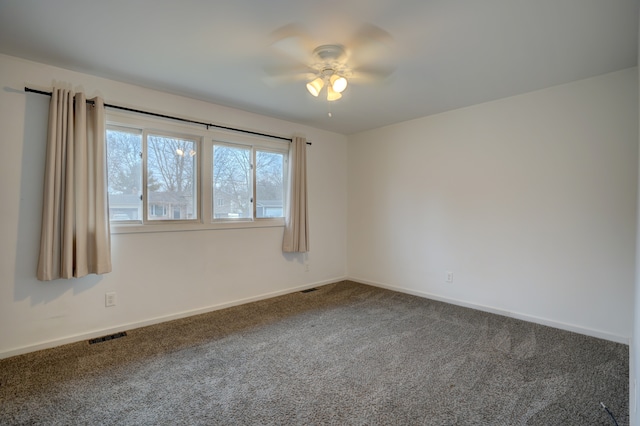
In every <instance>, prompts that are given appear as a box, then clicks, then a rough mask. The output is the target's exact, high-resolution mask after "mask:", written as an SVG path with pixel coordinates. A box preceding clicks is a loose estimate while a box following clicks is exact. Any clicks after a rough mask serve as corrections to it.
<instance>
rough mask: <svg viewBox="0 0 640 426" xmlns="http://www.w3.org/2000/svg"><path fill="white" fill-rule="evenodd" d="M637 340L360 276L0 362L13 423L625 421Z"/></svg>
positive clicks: (5, 419) (7, 416)
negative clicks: (384, 285) (456, 302)
mask: <svg viewBox="0 0 640 426" xmlns="http://www.w3.org/2000/svg"><path fill="white" fill-rule="evenodd" d="M628 374H629V367H628V347H627V346H626V345H621V344H616V343H612V342H608V341H604V340H599V339H595V338H591V337H586V336H583V335H579V334H575V333H569V332H565V331H560V330H557V329H553V328H549V327H544V326H540V325H536V324H531V323H527V322H523V321H519V320H514V319H510V318H505V317H500V316H497V315H492V314H488V313H484V312H480V311H475V310H472V309H466V308H461V307H457V306H452V305H448V304H445V303H441V302H435V301H431V300H427V299H422V298H419V297H415V296H410V295H406V294H401V293H397V292H393V291H388V290H383V289H379V288H375V287H370V286H366V285H361V284H357V283H352V282H342V283H337V284H331V285H327V286H323V287H320V288H319V289H318V290H317V291H315V292H310V293H294V294H290V295H286V296H282V297H277V298H274V299H269V300H265V301H260V302H256V303H251V304H247V305H243V306H238V307H234V308H229V309H224V310H220V311H216V312H212V313H208V314H204V315H198V316H194V317H190V318H187V319H183V320H177V321H171V322H167V323H164V324H159V325H154V326H150V327H145V328H140V329H136V330H131V331H128V336H126V337H122V338H120V339H115V340H110V341H106V342H102V343H97V344H93V345H89V344H88V343H87V342H79V343H75V344H71V345H65V346H62V347H58V348H54V349H49V350H46V351H39V352H35V353H31V354H27V355H21V356H17V357H13V358H9V359H5V360H0V424H2V425H26V424H46V425H74V424H82V425H169V424H171V425H173V424H176V425H236V424H241V425H286V424H295V425H313V424H331V425H343V424H344V425H413V424H416V425H612V424H613V421H612V420H611V418H610V417H609V415H608V414H607V413H606V411H605V410H604V409H603V408H602V407H601V406H600V402H601V401H602V402H604V403H605V404H606V405H607V406H608V407H609V409H610V410H611V411H612V412H613V414H614V415H615V416H616V418H617V420H618V422H619V424H620V425H623V424H627V423H628V418H629V416H628V411H629V409H628V398H629V397H628V395H629V394H628V392H629V391H628Z"/></svg>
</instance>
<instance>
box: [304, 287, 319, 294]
mask: <svg viewBox="0 0 640 426" xmlns="http://www.w3.org/2000/svg"><path fill="white" fill-rule="evenodd" d="M316 290H318V289H317V288H308V289H306V290H302V291H301V292H300V293H311V292H312V291H316Z"/></svg>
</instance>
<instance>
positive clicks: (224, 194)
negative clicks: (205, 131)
mask: <svg viewBox="0 0 640 426" xmlns="http://www.w3.org/2000/svg"><path fill="white" fill-rule="evenodd" d="M251 186H252V175H251V149H247V148H241V147H231V146H226V145H214V147H213V217H214V218H215V219H251V218H253V206H252V203H251V201H252V200H251V194H252V189H251Z"/></svg>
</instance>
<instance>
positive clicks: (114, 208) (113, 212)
mask: <svg viewBox="0 0 640 426" xmlns="http://www.w3.org/2000/svg"><path fill="white" fill-rule="evenodd" d="M141 157H142V133H141V132H139V131H136V130H131V131H130V130H124V129H114V128H112V129H107V186H108V193H109V218H110V219H111V221H113V222H118V221H128V220H138V221H139V220H142V199H141V194H142V158H141Z"/></svg>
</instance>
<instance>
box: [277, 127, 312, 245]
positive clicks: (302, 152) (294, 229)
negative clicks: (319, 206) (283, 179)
mask: <svg viewBox="0 0 640 426" xmlns="http://www.w3.org/2000/svg"><path fill="white" fill-rule="evenodd" d="M287 200H288V207H289V208H288V211H287V214H286V216H285V227H284V236H283V239H282V251H283V252H285V253H296V252H297V253H306V252H308V251H309V215H308V204H307V141H306V139H305V138H302V137H294V138H293V141H292V142H291V145H290V146H289V188H288V191H287Z"/></svg>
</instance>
